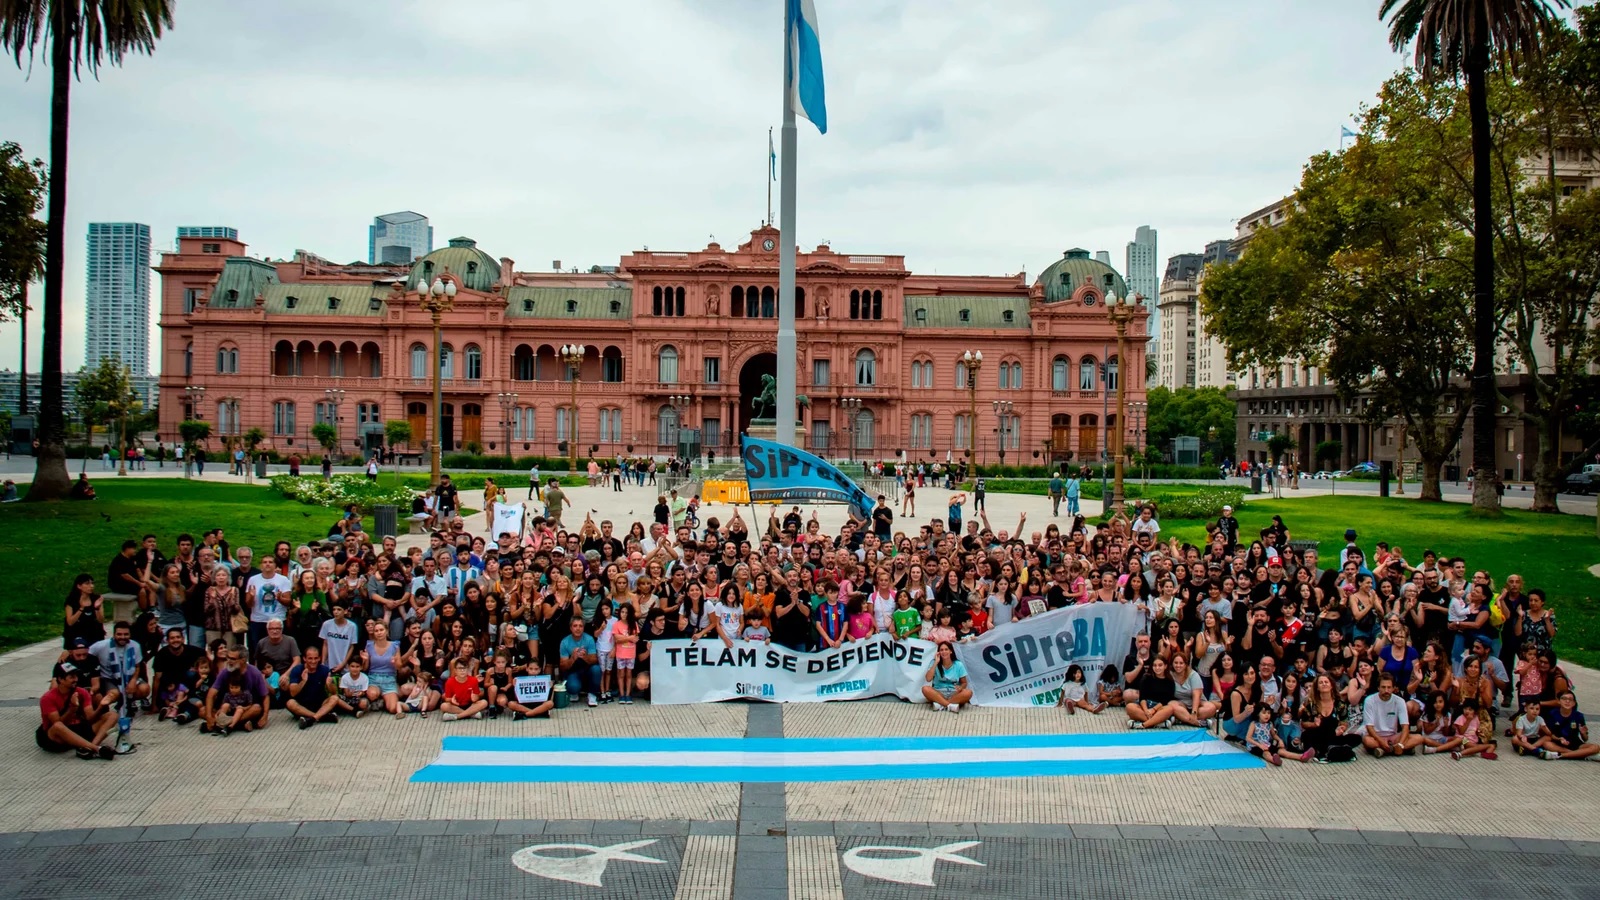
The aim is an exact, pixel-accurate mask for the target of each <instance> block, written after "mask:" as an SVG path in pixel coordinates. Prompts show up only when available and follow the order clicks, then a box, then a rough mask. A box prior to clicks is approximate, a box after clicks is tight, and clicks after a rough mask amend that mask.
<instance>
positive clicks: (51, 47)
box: [0, 0, 172, 501]
mask: <svg viewBox="0 0 1600 900" xmlns="http://www.w3.org/2000/svg"><path fill="white" fill-rule="evenodd" d="M171 27H172V2H171V0H48V2H46V0H3V2H0V49H4V50H5V51H7V52H9V53H10V54H11V56H12V58H13V59H14V60H16V63H17V66H18V68H21V67H22V63H23V58H24V57H26V58H27V60H28V64H29V65H30V66H31V65H32V64H33V59H34V57H35V55H36V54H37V53H38V52H39V51H40V50H41V49H43V50H44V52H45V53H46V54H48V57H49V60H50V169H49V204H48V205H49V215H48V216H47V219H46V232H45V253H44V348H43V353H42V354H41V360H40V371H39V456H38V459H37V461H36V462H35V464H34V473H33V483H32V484H31V485H29V487H28V495H27V497H26V499H27V500H30V501H40V500H63V499H65V498H66V496H67V491H68V490H69V489H70V488H71V479H70V478H69V477H68V475H67V448H66V444H65V436H66V422H65V419H64V412H63V402H62V401H63V399H64V398H63V397H62V391H61V339H62V320H63V316H64V313H65V310H64V307H63V304H62V287H63V284H64V280H65V278H66V266H65V263H64V257H65V254H66V245H67V237H66V229H67V125H68V121H69V119H70V110H71V91H72V81H73V79H74V77H81V75H82V73H83V70H84V69H85V68H87V69H88V70H89V74H90V75H95V74H98V72H99V70H100V66H101V65H102V64H104V63H110V64H111V65H114V66H116V65H121V64H122V61H123V59H124V58H125V57H126V56H127V55H128V54H129V53H150V52H151V51H152V50H154V49H155V44H156V40H157V39H158V38H160V37H161V32H162V30H163V29H166V28H171Z"/></svg>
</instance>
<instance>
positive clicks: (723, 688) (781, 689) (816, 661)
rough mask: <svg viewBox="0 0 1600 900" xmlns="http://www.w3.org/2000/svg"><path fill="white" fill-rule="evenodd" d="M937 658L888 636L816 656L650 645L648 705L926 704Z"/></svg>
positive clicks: (919, 645) (759, 646) (756, 647)
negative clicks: (875, 700) (887, 697)
mask: <svg viewBox="0 0 1600 900" xmlns="http://www.w3.org/2000/svg"><path fill="white" fill-rule="evenodd" d="M933 658H934V646H933V644H930V643H928V642H927V641H919V640H905V641H897V640H895V639H894V638H892V637H890V636H889V635H887V634H876V635H873V636H872V637H869V638H867V639H866V640H862V641H851V642H849V643H846V644H844V645H842V646H840V647H837V648H833V649H828V650H823V651H821V652H818V653H800V652H796V651H794V650H790V649H788V648H787V647H781V646H779V645H777V644H767V643H762V642H760V641H734V642H733V643H732V644H731V645H729V644H724V643H723V642H722V641H720V640H701V641H694V642H691V641H686V640H672V641H652V642H651V643H650V702H651V703H655V704H663V705H670V704H678V703H708V702H714V701H717V700H737V699H741V698H742V699H746V700H766V701H769V702H773V703H818V702H822V701H824V700H864V699H866V698H868V697H877V696H880V695H882V694H893V695H895V696H897V697H900V698H902V699H905V700H920V699H921V698H922V685H923V679H924V677H925V676H926V675H927V673H928V667H929V666H931V665H933Z"/></svg>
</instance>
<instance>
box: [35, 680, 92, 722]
mask: <svg viewBox="0 0 1600 900" xmlns="http://www.w3.org/2000/svg"><path fill="white" fill-rule="evenodd" d="M73 695H77V700H76V702H74V700H73ZM93 705H94V698H93V697H91V696H89V692H88V691H87V690H85V689H84V688H73V690H72V693H70V694H63V693H61V692H60V691H58V690H56V689H55V688H51V689H50V690H48V691H45V692H44V696H43V697H40V698H39V718H40V719H41V720H42V721H43V723H44V726H45V727H46V728H49V727H50V714H51V713H57V714H59V715H60V716H61V721H62V722H63V723H65V724H67V725H77V724H79V723H81V722H82V721H83V710H84V709H85V708H87V707H89V706H93Z"/></svg>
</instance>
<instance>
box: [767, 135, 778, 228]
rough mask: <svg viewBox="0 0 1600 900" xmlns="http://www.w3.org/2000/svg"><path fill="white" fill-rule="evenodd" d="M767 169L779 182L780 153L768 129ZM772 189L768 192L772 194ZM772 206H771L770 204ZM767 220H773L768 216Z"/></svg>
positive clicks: (773, 178)
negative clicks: (773, 143)
mask: <svg viewBox="0 0 1600 900" xmlns="http://www.w3.org/2000/svg"><path fill="white" fill-rule="evenodd" d="M767 168H768V169H769V170H771V172H772V180H773V181H777V180H778V151H777V149H776V148H774V147H773V146H772V129H771V128H768V129H767ZM770 190H771V189H770V188H768V191H769V192H770ZM768 205H771V204H768ZM767 218H769V219H770V218H772V217H771V216H768V217H767Z"/></svg>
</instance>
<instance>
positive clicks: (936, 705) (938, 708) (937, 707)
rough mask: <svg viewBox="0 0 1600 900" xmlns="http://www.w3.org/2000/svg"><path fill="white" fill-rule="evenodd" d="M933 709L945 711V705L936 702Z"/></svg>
mask: <svg viewBox="0 0 1600 900" xmlns="http://www.w3.org/2000/svg"><path fill="white" fill-rule="evenodd" d="M933 711H934V712H944V711H945V705H944V704H943V703H935V704H934V705H933Z"/></svg>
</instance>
